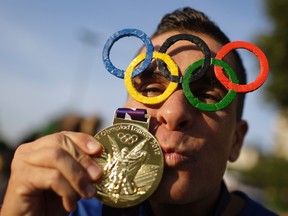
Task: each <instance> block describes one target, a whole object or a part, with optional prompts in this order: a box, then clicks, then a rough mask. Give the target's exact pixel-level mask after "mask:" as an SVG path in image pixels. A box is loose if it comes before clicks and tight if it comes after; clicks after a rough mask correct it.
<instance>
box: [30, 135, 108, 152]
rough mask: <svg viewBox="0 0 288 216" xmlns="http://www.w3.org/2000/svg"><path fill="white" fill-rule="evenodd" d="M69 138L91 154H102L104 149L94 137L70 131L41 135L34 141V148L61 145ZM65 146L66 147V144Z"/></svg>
mask: <svg viewBox="0 0 288 216" xmlns="http://www.w3.org/2000/svg"><path fill="white" fill-rule="evenodd" d="M67 140H69V142H70V141H72V143H74V144H75V145H76V146H78V147H79V148H80V149H81V150H82V151H83V152H84V153H86V154H88V155H91V156H96V155H100V154H101V152H102V149H103V146H102V145H101V143H100V142H99V141H97V140H96V139H95V138H94V137H92V136H90V135H88V134H84V133H80V132H69V131H63V132H59V133H55V134H51V135H47V136H44V137H41V138H39V139H38V140H36V141H34V142H33V143H32V144H33V149H39V148H42V147H47V146H51V145H59V144H63V143H64V144H65V143H68V141H67ZM36 143H37V144H36ZM39 143H41V145H39ZM63 147H65V145H64V146H63ZM67 150H69V149H67Z"/></svg>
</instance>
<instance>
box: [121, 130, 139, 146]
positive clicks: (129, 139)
mask: <svg viewBox="0 0 288 216" xmlns="http://www.w3.org/2000/svg"><path fill="white" fill-rule="evenodd" d="M117 137H118V138H119V139H120V141H121V142H123V143H128V144H131V145H132V144H133V143H135V142H136V141H137V140H138V136H137V135H135V134H134V135H131V134H129V133H126V134H124V133H119V134H118V135H117Z"/></svg>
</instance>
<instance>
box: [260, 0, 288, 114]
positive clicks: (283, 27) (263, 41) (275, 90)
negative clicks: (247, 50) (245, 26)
mask: <svg viewBox="0 0 288 216" xmlns="http://www.w3.org/2000/svg"><path fill="white" fill-rule="evenodd" d="M263 2H264V7H265V9H266V13H267V16H268V17H269V19H270V21H271V24H272V29H271V31H269V32H266V33H261V34H259V35H258V36H257V41H256V43H257V44H258V45H259V46H260V47H261V49H262V50H263V51H264V53H265V54H266V55H267V57H268V60H269V65H270V78H271V79H270V80H269V82H268V84H267V90H266V95H267V99H268V100H269V101H271V102H273V103H275V104H276V105H277V106H278V107H279V108H280V110H282V111H284V110H287V109H288V94H287V93H288V85H287V83H288V60H287V58H288V31H287V27H288V1H287V0H263Z"/></svg>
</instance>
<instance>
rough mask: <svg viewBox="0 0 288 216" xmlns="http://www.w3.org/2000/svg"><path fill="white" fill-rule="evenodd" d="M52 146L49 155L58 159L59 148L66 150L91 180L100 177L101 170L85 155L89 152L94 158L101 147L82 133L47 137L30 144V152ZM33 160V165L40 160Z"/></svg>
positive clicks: (62, 133)
mask: <svg viewBox="0 0 288 216" xmlns="http://www.w3.org/2000/svg"><path fill="white" fill-rule="evenodd" d="M75 142H77V143H75ZM85 143H86V144H85ZM52 146H53V148H55V152H54V153H51V155H54V157H56V158H60V157H61V156H62V154H63V152H62V151H59V147H60V146H61V148H63V149H64V150H66V151H67V152H68V153H69V154H70V155H71V156H72V157H73V158H74V159H75V160H76V161H77V162H79V163H80V164H81V165H82V166H83V167H84V169H85V170H86V171H87V172H88V174H89V176H90V178H91V180H94V181H97V180H98V179H99V178H100V177H101V175H102V170H101V168H100V166H99V165H98V164H97V163H95V161H94V160H92V159H91V158H90V157H88V156H87V155H86V154H87V152H88V151H90V154H94V156H95V154H100V153H101V151H102V145H101V144H100V143H99V142H98V141H97V140H95V139H94V138H93V137H91V136H90V135H87V134H83V133H75V132H61V133H57V134H53V135H48V136H46V137H42V138H40V139H39V140H37V141H35V142H34V143H32V150H34V151H35V150H40V149H41V148H45V150H47V149H49V148H51V147H52ZM54 146H55V147H54ZM79 146H80V147H79ZM85 146H86V149H85V148H84V147H85ZM91 146H94V147H91ZM81 147H82V149H81ZM24 149H25V148H24ZM57 149H58V150H57ZM83 149H84V150H83ZM91 149H92V150H91ZM29 150H30V151H31V149H30V148H28V151H29ZM24 151H25V152H27V150H24ZM33 154H35V153H33ZM36 155H39V157H40V156H41V155H42V154H41V153H37V154H36ZM64 155H65V154H64ZM26 158H27V157H26ZM35 159H36V161H35V162H32V161H31V162H32V163H33V164H34V165H37V164H38V162H39V159H41V158H38V159H37V157H36V158H35ZM50 160H51V159H50ZM50 160H49V158H47V162H48V161H50ZM41 161H42V160H41ZM41 161H40V162H41ZM44 162H45V161H44ZM43 166H47V165H44V164H43ZM48 167H49V166H48ZM76 167H77V166H76Z"/></svg>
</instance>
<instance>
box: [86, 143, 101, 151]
mask: <svg viewBox="0 0 288 216" xmlns="http://www.w3.org/2000/svg"><path fill="white" fill-rule="evenodd" d="M87 148H88V149H90V150H92V151H95V150H96V149H98V148H99V146H98V145H97V143H96V142H93V141H89V142H88V143H87Z"/></svg>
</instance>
